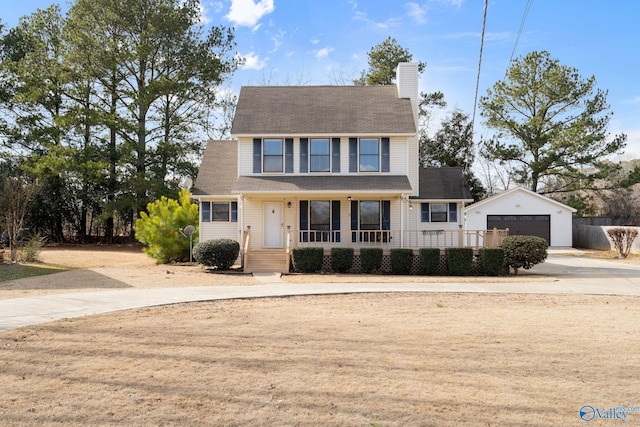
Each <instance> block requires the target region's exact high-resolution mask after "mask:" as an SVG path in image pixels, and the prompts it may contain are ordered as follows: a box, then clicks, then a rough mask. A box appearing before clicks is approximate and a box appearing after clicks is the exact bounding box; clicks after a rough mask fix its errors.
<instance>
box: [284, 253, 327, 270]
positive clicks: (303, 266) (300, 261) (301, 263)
mask: <svg viewBox="0 0 640 427" xmlns="http://www.w3.org/2000/svg"><path fill="white" fill-rule="evenodd" d="M323 257H324V249H322V248H294V249H293V251H291V258H292V261H293V268H294V269H295V270H296V271H299V272H301V273H316V272H318V271H320V270H322V258H323Z"/></svg>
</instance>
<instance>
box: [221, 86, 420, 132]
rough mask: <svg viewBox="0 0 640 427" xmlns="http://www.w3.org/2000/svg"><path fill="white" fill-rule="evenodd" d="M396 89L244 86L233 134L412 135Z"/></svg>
mask: <svg viewBox="0 0 640 427" xmlns="http://www.w3.org/2000/svg"><path fill="white" fill-rule="evenodd" d="M415 132H416V125H415V123H414V119H413V112H412V109H411V102H410V101H409V99H400V98H398V92H397V88H396V86H244V87H243V88H242V89H241V90H240V96H239V98H238V105H237V108H236V113H235V117H234V120H233V127H232V129H231V134H232V135H268V134H271V135H273V134H302V135H305V134H325V135H346V134H364V133H366V134H378V135H391V134H414V133H415Z"/></svg>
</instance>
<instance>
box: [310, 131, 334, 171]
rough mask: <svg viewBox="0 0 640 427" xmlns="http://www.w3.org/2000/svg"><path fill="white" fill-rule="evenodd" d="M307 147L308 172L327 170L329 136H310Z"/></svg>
mask: <svg viewBox="0 0 640 427" xmlns="http://www.w3.org/2000/svg"><path fill="white" fill-rule="evenodd" d="M309 148H310V150H309V151H310V156H309V163H310V164H309V172H329V168H330V166H331V144H330V142H329V138H311V141H310V147H309Z"/></svg>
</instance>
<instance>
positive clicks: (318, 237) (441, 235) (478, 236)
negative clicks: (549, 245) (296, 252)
mask: <svg viewBox="0 0 640 427" xmlns="http://www.w3.org/2000/svg"><path fill="white" fill-rule="evenodd" d="M508 235H509V229H504V230H498V229H495V228H494V229H493V230H463V229H457V230H434V229H423V230H404V231H400V230H300V231H298V232H296V233H295V236H296V240H295V242H293V245H294V246H296V247H324V248H335V247H359V248H360V247H381V248H383V249H385V248H388V249H391V248H400V247H404V248H412V249H418V248H441V249H443V248H451V247H470V248H474V249H479V248H495V247H498V246H500V244H501V243H502V240H503V239H504V238H505V237H507V236H508Z"/></svg>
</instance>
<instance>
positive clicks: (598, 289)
mask: <svg viewBox="0 0 640 427" xmlns="http://www.w3.org/2000/svg"><path fill="white" fill-rule="evenodd" d="M532 271H533V272H535V273H536V274H540V275H543V276H548V277H549V281H518V280H517V277H514V280H513V281H512V282H495V283H486V282H483V283H473V282H471V283H469V282H466V283H383V279H384V277H383V276H381V282H380V283H311V284H291V283H286V282H283V281H281V280H277V279H276V280H273V277H272V276H266V277H264V278H263V284H262V285H258V286H224V287H215V286H202V287H188V288H171V289H133V290H114V291H101V292H79V293H70V294H56V295H44V296H37V297H27V298H14V299H7V300H0V331H3V330H8V329H13V328H19V327H22V326H28V325H33V324H38V323H44V322H49V321H52V320H58V319H63V318H71V317H80V316H86V315H92V314H100V313H107V312H113V311H118V310H127V309H132V308H141V307H150V306H158V305H166V304H175V303H181V302H194V301H211V300H223V299H237V298H262V297H282V296H299V295H325V294H348V293H371V292H477V293H536V294H599V295H629V296H640V267H639V266H638V265H628V264H621V263H615V262H612V261H607V260H597V259H587V258H580V257H571V256H561V255H550V256H549V258H548V260H547V261H546V262H545V263H544V264H541V265H539V266H536V267H534V269H533V270H532Z"/></svg>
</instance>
